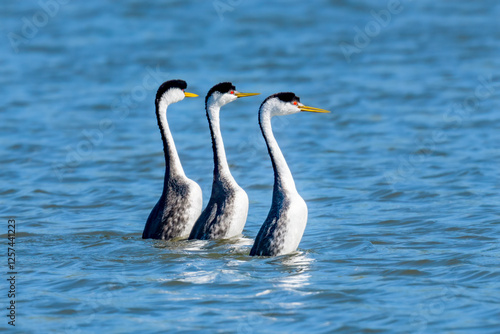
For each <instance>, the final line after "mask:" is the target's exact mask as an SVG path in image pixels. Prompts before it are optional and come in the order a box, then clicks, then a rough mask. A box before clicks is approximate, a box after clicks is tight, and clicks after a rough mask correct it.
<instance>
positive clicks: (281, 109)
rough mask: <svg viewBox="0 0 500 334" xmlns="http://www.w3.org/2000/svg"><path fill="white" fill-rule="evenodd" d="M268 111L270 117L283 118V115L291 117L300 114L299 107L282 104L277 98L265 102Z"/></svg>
mask: <svg viewBox="0 0 500 334" xmlns="http://www.w3.org/2000/svg"><path fill="white" fill-rule="evenodd" d="M266 104H267V105H268V107H269V109H270V111H271V117H273V116H284V115H292V114H296V113H298V112H300V109H299V105H300V104H297V105H294V104H292V103H290V102H283V101H281V100H280V99H278V98H277V97H275V98H272V99H270V100H268V101H267V102H266Z"/></svg>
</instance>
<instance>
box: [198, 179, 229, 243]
mask: <svg viewBox="0 0 500 334" xmlns="http://www.w3.org/2000/svg"><path fill="white" fill-rule="evenodd" d="M235 210H238V208H237V206H236V203H235V189H233V188H232V187H231V185H230V183H229V182H226V181H225V180H216V181H215V182H214V183H213V185H212V195H211V197H210V201H209V202H208V205H207V207H206V208H205V210H203V212H202V213H201V215H200V217H199V218H198V220H197V221H196V223H195V224H194V227H193V230H192V231H191V234H190V236H189V239H201V240H209V239H221V238H223V237H224V236H226V235H227V232H228V230H229V228H230V227H231V218H230V217H233V216H234V215H235Z"/></svg>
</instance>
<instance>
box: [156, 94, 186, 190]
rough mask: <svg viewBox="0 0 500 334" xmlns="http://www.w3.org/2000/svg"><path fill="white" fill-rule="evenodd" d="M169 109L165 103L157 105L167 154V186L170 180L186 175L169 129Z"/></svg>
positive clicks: (159, 124)
mask: <svg viewBox="0 0 500 334" xmlns="http://www.w3.org/2000/svg"><path fill="white" fill-rule="evenodd" d="M167 107H168V104H167V103H165V102H164V101H159V102H157V103H156V118H157V119H158V126H159V127H160V132H161V139H162V142H163V152H164V154H165V185H166V182H167V180H168V179H169V178H171V177H176V176H184V175H185V174H184V170H183V169H182V165H181V161H180V159H179V155H178V154H177V149H176V148H175V144H174V138H173V137H172V134H171V133H170V128H169V127H168V122H167Z"/></svg>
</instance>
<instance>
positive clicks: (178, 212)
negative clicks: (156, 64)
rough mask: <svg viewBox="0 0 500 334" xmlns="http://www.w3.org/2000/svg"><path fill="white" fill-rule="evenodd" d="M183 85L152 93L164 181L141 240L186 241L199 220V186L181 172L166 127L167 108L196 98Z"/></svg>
mask: <svg viewBox="0 0 500 334" xmlns="http://www.w3.org/2000/svg"><path fill="white" fill-rule="evenodd" d="M186 87H187V84H186V82H185V81H183V80H170V81H166V82H164V83H163V84H162V85H161V86H160V88H158V92H157V93H156V99H155V107H156V118H157V120H158V126H159V127H160V132H161V139H162V141H163V151H164V154H165V179H164V181H163V192H162V194H161V196H160V199H159V200H158V203H156V205H155V207H154V208H153V210H152V211H151V213H150V214H149V217H148V220H147V222H146V226H145V227H144V232H143V233H142V238H143V239H162V240H168V239H172V238H182V237H184V238H185V237H188V236H189V232H191V229H192V228H193V224H194V223H195V221H196V219H198V217H199V216H200V213H201V209H202V195H201V188H200V186H199V185H198V184H197V183H196V182H194V181H193V180H190V179H188V178H187V177H186V175H185V174H184V170H183V169H182V165H181V162H180V160H179V155H178V154H177V150H176V148H175V144H174V139H173V138H172V134H171V133H170V129H169V127H168V123H167V108H168V106H169V105H170V104H172V103H176V102H179V101H182V100H183V99H184V98H185V97H196V96H198V95H196V94H193V93H188V92H185V91H184V90H185V89H186Z"/></svg>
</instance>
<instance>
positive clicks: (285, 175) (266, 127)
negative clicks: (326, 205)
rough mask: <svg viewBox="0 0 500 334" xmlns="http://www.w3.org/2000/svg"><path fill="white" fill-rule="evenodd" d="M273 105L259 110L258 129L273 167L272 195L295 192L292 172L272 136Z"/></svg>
mask: <svg viewBox="0 0 500 334" xmlns="http://www.w3.org/2000/svg"><path fill="white" fill-rule="evenodd" d="M272 108H273V106H272V105H269V104H264V105H263V106H262V107H261V110H259V123H260V129H261V130H262V135H263V136H264V139H265V140H266V144H267V149H268V151H269V156H270V157H271V161H272V163H273V169H274V190H273V192H274V195H273V196H276V195H277V194H278V193H290V192H297V190H296V188H295V182H294V180H293V177H292V173H291V172H290V169H289V168H288V165H287V163H286V160H285V157H284V156H283V153H282V152H281V149H280V147H279V146H278V143H277V142H276V139H275V138H274V134H273V129H272V127H271V118H272V114H271V111H272Z"/></svg>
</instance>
